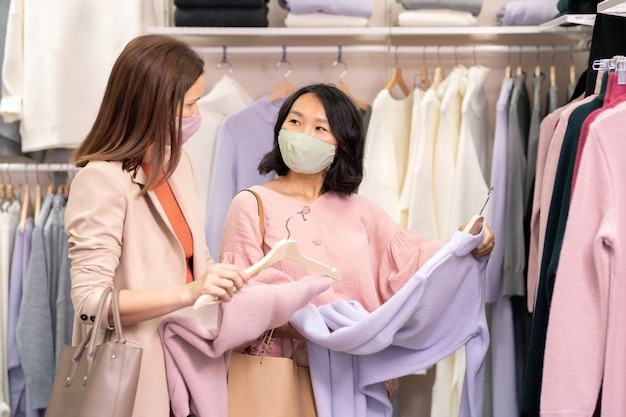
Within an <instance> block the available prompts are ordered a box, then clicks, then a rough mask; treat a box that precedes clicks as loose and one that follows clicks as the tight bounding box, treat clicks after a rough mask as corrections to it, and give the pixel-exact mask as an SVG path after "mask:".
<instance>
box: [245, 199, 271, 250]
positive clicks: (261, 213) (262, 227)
mask: <svg viewBox="0 0 626 417" xmlns="http://www.w3.org/2000/svg"><path fill="white" fill-rule="evenodd" d="M242 191H249V192H251V193H252V195H254V198H256V202H257V205H258V207H259V209H258V213H259V229H260V230H261V250H262V249H263V242H265V210H264V209H263V200H261V196H260V195H259V194H258V193H257V192H256V191H254V190H251V189H249V188H246V189H244V190H242ZM263 252H265V251H263Z"/></svg>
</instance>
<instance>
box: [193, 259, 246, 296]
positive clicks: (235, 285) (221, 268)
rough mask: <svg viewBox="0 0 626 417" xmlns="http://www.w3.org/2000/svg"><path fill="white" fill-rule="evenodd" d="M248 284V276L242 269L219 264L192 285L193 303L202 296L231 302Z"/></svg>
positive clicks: (236, 266)
mask: <svg viewBox="0 0 626 417" xmlns="http://www.w3.org/2000/svg"><path fill="white" fill-rule="evenodd" d="M247 283H248V276H247V275H246V273H245V271H244V270H243V268H242V267H240V266H238V265H232V264H222V263H217V264H215V265H213V266H212V267H211V268H210V269H209V270H208V271H207V273H206V274H204V276H202V277H200V278H199V279H196V280H195V281H194V282H193V283H191V284H190V286H191V287H192V292H193V293H192V303H193V302H195V300H197V299H198V297H200V296H201V295H204V294H206V295H210V296H213V297H215V298H219V299H220V300H222V301H230V300H232V298H233V295H234V294H235V292H237V291H238V290H240V289H241V288H243V286H244V285H246V284H247Z"/></svg>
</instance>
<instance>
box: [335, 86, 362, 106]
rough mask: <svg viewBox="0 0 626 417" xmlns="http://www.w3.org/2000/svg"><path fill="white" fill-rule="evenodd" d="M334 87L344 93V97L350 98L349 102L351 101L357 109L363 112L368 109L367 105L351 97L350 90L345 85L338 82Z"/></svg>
mask: <svg viewBox="0 0 626 417" xmlns="http://www.w3.org/2000/svg"><path fill="white" fill-rule="evenodd" d="M335 87H337V88H338V89H340V90H341V91H343V92H344V93H345V95H347V96H348V97H350V100H352V102H353V103H354V105H355V106H357V107H358V108H359V109H361V110H364V111H365V110H367V109H368V108H369V105H368V104H367V103H365V102H363V101H361V100H359V99H358V98H356V97H354V96H353V95H352V93H351V92H350V89H349V88H348V86H347V85H346V84H345V83H343V82H341V81H339V82H338V83H337V84H335Z"/></svg>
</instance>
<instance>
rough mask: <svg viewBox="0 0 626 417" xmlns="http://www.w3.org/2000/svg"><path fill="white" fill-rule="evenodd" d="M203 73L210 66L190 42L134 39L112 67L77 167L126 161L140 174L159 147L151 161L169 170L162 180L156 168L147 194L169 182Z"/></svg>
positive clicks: (126, 165)
mask: <svg viewBox="0 0 626 417" xmlns="http://www.w3.org/2000/svg"><path fill="white" fill-rule="evenodd" d="M203 72H204V62H203V61H202V59H201V58H200V56H199V55H198V54H197V53H196V52H195V51H193V50H192V49H191V48H190V47H189V45H187V44H185V43H184V42H181V41H178V40H176V39H174V38H171V37H168V36H162V35H144V36H139V37H137V38H135V39H133V40H131V41H130V42H129V43H128V44H127V45H126V47H125V48H124V50H123V51H122V53H121V54H120V55H119V57H118V58H117V60H116V62H115V64H114V65H113V68H112V69H111V74H110V76H109V81H108V83H107V86H106V90H105V92H104V97H103V99H102V104H101V105H100V109H99V111H98V114H97V116H96V120H95V122H94V124H93V126H92V127H91V130H90V131H89V133H88V134H87V136H86V137H85V139H84V140H83V142H82V143H81V144H80V145H79V146H78V147H77V148H76V149H75V150H74V152H73V153H72V159H73V161H74V163H75V164H76V166H79V167H83V166H85V165H87V163H88V162H89V161H120V162H122V167H123V169H125V170H126V171H129V172H136V171H137V169H138V168H139V166H140V164H141V163H142V161H143V158H144V156H145V153H146V151H147V149H148V147H149V146H151V145H153V146H152V151H151V152H152V153H151V160H150V161H151V164H153V166H154V167H161V166H162V167H163V171H164V172H163V178H162V179H161V180H159V181H157V179H158V177H159V176H160V171H161V170H159V169H151V170H150V174H149V177H148V180H147V184H146V187H145V188H144V190H143V191H142V192H143V193H145V192H147V191H148V190H149V189H151V188H153V187H155V186H157V185H159V184H161V183H163V182H165V181H167V179H168V178H169V177H170V176H171V175H172V173H173V172H174V169H175V168H176V166H177V164H178V161H179V160H180V155H181V149H180V148H181V146H180V144H181V142H180V141H181V139H180V138H181V127H180V117H181V116H182V109H183V101H184V97H185V93H186V92H187V90H189V88H191V86H192V85H193V84H194V83H195V82H196V81H197V79H198V77H200V76H201V75H202V73H203ZM176 113H178V114H176ZM176 116H178V117H179V119H178V120H179V123H178V125H176V123H173V121H174V120H176ZM170 138H171V139H170ZM170 142H171V151H170V153H169V158H168V152H167V145H168V144H170ZM166 160H167V162H166Z"/></svg>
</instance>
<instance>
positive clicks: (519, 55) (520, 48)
mask: <svg viewBox="0 0 626 417" xmlns="http://www.w3.org/2000/svg"><path fill="white" fill-rule="evenodd" d="M517 58H518V60H519V66H520V67H521V66H522V45H519V50H518V53H517Z"/></svg>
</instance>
